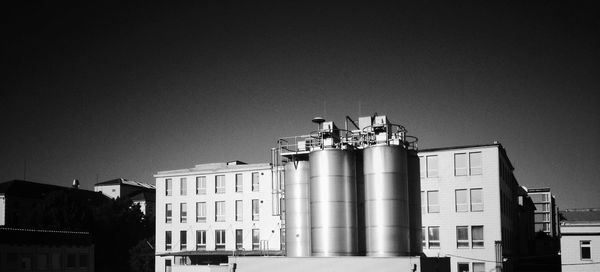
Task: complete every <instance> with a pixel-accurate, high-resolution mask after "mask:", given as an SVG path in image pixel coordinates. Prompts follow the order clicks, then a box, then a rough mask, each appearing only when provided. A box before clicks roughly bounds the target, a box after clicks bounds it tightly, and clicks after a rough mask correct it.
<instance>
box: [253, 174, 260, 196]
mask: <svg viewBox="0 0 600 272" xmlns="http://www.w3.org/2000/svg"><path fill="white" fill-rule="evenodd" d="M258 190H259V176H258V172H254V173H252V192H258Z"/></svg>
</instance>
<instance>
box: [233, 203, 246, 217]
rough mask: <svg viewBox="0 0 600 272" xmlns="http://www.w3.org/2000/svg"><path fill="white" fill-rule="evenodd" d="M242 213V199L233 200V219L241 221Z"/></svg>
mask: <svg viewBox="0 0 600 272" xmlns="http://www.w3.org/2000/svg"><path fill="white" fill-rule="evenodd" d="M243 214H244V203H243V202H242V200H236V201H235V221H242V220H243Z"/></svg>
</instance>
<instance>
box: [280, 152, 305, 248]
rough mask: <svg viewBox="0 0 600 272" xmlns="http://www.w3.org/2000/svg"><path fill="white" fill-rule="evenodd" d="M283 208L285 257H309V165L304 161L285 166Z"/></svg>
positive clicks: (292, 162) (289, 163)
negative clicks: (284, 212) (284, 209)
mask: <svg viewBox="0 0 600 272" xmlns="http://www.w3.org/2000/svg"><path fill="white" fill-rule="evenodd" d="M285 208H286V218H285V220H286V222H285V228H286V236H285V242H286V251H287V256H288V257H307V256H310V255H311V250H310V164H309V163H308V161H306V160H301V161H291V162H288V163H287V164H286V165H285Z"/></svg>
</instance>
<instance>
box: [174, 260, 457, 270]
mask: <svg viewBox="0 0 600 272" xmlns="http://www.w3.org/2000/svg"><path fill="white" fill-rule="evenodd" d="M229 263H230V265H231V264H233V263H235V271H236V272H269V271H273V272H300V271H311V272H321V271H323V272H325V271H328V272H329V271H344V272H353V271H356V272H362V271H390V272H391V271H414V272H420V271H422V270H421V262H420V258H419V257H386V258H380V257H365V256H360V257H327V258H323V257H294V258H287V257H268V258H266V257H230V258H229ZM175 271H176V270H174V272H175ZM440 271H445V270H440Z"/></svg>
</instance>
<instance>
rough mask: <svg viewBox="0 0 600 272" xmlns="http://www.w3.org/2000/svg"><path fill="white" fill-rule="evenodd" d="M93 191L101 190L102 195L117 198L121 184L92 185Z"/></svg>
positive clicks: (119, 194)
mask: <svg viewBox="0 0 600 272" xmlns="http://www.w3.org/2000/svg"><path fill="white" fill-rule="evenodd" d="M94 192H102V193H103V194H104V195H106V196H108V197H110V198H117V197H119V196H121V185H119V184H114V185H101V186H98V185H96V186H94Z"/></svg>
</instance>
